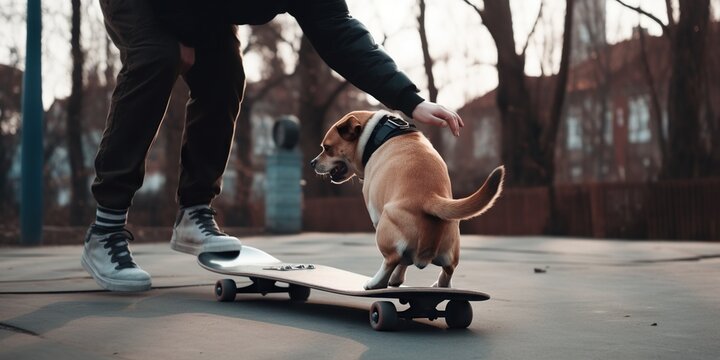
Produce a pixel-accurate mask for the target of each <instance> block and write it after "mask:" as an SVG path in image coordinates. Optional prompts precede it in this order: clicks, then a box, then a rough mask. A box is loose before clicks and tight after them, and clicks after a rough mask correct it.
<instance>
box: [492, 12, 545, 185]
mask: <svg viewBox="0 0 720 360" xmlns="http://www.w3.org/2000/svg"><path fill="white" fill-rule="evenodd" d="M479 14H480V16H481V17H482V20H483V22H484V24H485V26H486V27H487V28H488V30H489V31H490V35H491V36H492V38H493V40H495V45H496V47H497V52H498V60H497V70H498V87H497V105H498V108H499V110H500V116H501V119H502V149H501V157H502V160H503V163H504V164H505V168H506V169H507V174H506V178H505V179H506V182H507V183H508V184H509V185H540V184H546V183H547V174H546V173H545V171H544V169H543V168H542V156H541V151H540V147H539V138H540V130H541V128H540V124H539V122H538V120H539V119H538V116H537V114H535V112H534V111H533V106H532V101H531V99H530V92H529V90H528V87H527V85H526V83H525V57H524V56H523V55H518V54H517V52H516V51H515V38H514V34H513V27H512V14H511V13H510V2H509V0H498V1H486V2H485V9H484V10H482V11H480V12H479Z"/></svg>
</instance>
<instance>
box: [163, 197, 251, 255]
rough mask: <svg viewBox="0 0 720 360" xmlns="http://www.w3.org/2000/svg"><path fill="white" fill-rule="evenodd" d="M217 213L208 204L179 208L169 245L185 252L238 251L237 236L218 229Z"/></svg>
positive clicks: (240, 245)
mask: <svg viewBox="0 0 720 360" xmlns="http://www.w3.org/2000/svg"><path fill="white" fill-rule="evenodd" d="M216 214H217V213H216V212H215V210H213V209H212V208H211V207H210V206H208V205H197V206H191V207H188V208H185V209H181V210H180V213H178V217H177V220H176V221H175V227H174V228H173V234H172V239H171V240H170V247H171V248H172V249H173V250H176V251H180V252H184V253H187V254H192V255H198V254H200V253H204V252H225V251H240V249H241V248H242V243H241V242H240V240H238V238H236V237H233V236H229V235H228V234H226V233H224V232H222V231H220V228H218V225H217V223H216V222H215V215H216Z"/></svg>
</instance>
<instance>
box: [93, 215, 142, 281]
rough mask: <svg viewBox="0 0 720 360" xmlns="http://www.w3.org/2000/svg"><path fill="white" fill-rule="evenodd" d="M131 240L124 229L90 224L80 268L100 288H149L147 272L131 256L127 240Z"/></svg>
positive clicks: (131, 237) (128, 233) (129, 234)
mask: <svg viewBox="0 0 720 360" xmlns="http://www.w3.org/2000/svg"><path fill="white" fill-rule="evenodd" d="M130 240H133V236H132V234H131V233H130V232H129V231H127V230H121V231H116V232H103V231H102V229H100V228H98V227H96V226H90V229H89V230H88V233H87V236H86V237H85V249H84V250H83V254H82V259H81V261H80V262H81V264H82V267H83V268H84V269H85V271H87V272H88V273H90V275H92V277H93V278H94V279H95V282H97V284H98V285H100V287H102V288H103V289H106V290H110V291H144V290H148V289H150V286H151V285H152V282H151V280H150V274H148V273H147V272H145V271H144V270H143V269H141V268H140V267H139V266H137V264H135V262H134V261H133V258H132V253H131V252H130V249H128V241H130Z"/></svg>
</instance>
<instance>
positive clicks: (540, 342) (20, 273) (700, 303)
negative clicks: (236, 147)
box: [0, 234, 720, 359]
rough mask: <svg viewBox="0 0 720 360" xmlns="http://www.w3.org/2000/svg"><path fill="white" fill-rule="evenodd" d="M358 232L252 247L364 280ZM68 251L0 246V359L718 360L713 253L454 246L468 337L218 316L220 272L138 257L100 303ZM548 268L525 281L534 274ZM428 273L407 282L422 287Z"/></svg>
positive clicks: (319, 309) (433, 326)
mask: <svg viewBox="0 0 720 360" xmlns="http://www.w3.org/2000/svg"><path fill="white" fill-rule="evenodd" d="M373 241H374V240H373V236H372V235H370V234H303V235H298V236H287V237H252V238H247V239H245V240H244V242H245V243H246V244H249V245H252V246H255V247H259V248H261V249H264V250H265V251H267V252H269V253H271V254H273V255H274V256H276V257H278V258H281V259H283V260H287V261H292V262H302V263H318V264H325V265H331V266H336V267H340V268H343V269H347V270H351V271H356V272H359V273H363V274H367V275H371V274H372V273H374V271H375V270H376V267H377V266H378V265H379V263H380V258H379V254H378V253H377V250H376V249H375V247H374V243H373ZM80 251H81V249H80V247H79V246H63V247H40V248H0V359H105V358H107V359H110V358H112V359H154V358H172V359H205V358H212V359H225V358H228V359H357V358H363V359H393V358H398V359H471V358H487V359H678V358H682V359H717V358H719V357H720V341H719V340H720V243H690V242H684V243H667V242H622V241H593V240H572V239H551V238H538V237H523V238H500V237H480V236H465V237H463V244H462V261H461V263H460V267H459V268H458V270H457V272H456V277H455V279H454V285H455V286H456V287H462V288H471V289H475V290H479V291H483V292H487V293H489V294H490V295H491V296H492V299H491V300H490V301H486V302H480V303H474V305H473V308H474V312H475V320H474V322H473V324H472V325H471V326H470V328H469V329H467V330H461V331H448V330H446V329H445V323H444V322H443V321H434V322H430V321H415V322H412V323H408V324H405V325H404V327H403V328H402V329H401V330H400V331H397V332H393V333H380V332H375V331H373V330H372V329H371V328H370V327H369V325H368V322H367V309H368V308H369V305H370V303H371V302H372V301H373V300H367V299H359V298H351V297H343V296H337V295H332V294H326V293H322V292H317V291H316V292H313V293H312V294H311V296H310V300H309V302H308V303H304V304H294V303H290V302H289V301H288V300H287V297H286V295H281V294H274V295H268V296H267V297H262V296H259V295H258V296H253V295H244V296H239V297H238V300H237V301H236V302H234V303H218V302H216V301H215V300H214V297H213V294H212V284H213V283H214V282H215V280H217V279H218V278H219V276H218V275H216V274H214V273H210V272H207V271H204V270H202V269H200V268H199V267H198V266H197V265H196V263H195V259H194V258H192V257H189V256H187V255H183V254H179V253H174V252H172V251H171V250H170V249H169V247H168V245H167V244H138V245H136V246H135V247H134V252H135V254H136V259H137V261H138V262H139V263H140V264H141V265H142V266H143V267H144V268H145V269H147V270H148V271H150V272H151V274H152V275H153V285H154V288H153V290H151V291H148V292H145V293H136V294H117V293H107V292H102V291H97V287H96V285H95V283H94V282H93V280H92V279H90V278H89V277H88V275H87V274H85V273H84V272H83V270H82V268H81V267H80V263H79V256H80ZM535 268H538V269H542V270H546V272H545V273H535V271H534V269H535ZM436 274H437V268H434V267H429V268H427V269H426V270H423V271H420V270H417V269H414V270H412V271H409V273H408V281H409V284H410V285H428V284H430V283H432V282H433V280H434V277H435V276H436Z"/></svg>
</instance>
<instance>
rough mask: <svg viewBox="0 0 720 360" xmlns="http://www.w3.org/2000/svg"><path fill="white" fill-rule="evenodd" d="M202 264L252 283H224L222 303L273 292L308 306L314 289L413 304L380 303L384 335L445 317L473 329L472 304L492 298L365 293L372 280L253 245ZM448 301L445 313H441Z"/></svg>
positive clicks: (426, 290) (449, 292) (201, 259)
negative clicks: (417, 321) (413, 322)
mask: <svg viewBox="0 0 720 360" xmlns="http://www.w3.org/2000/svg"><path fill="white" fill-rule="evenodd" d="M198 263H199V264H200V266H201V267H203V268H205V269H207V270H210V271H213V272H216V273H219V274H224V275H232V276H240V277H246V278H249V279H250V281H251V284H249V285H247V286H244V287H240V288H238V286H237V284H236V283H235V281H234V280H232V279H222V280H218V281H217V283H216V284H215V289H214V290H215V298H216V299H217V301H234V300H235V297H236V296H237V294H262V295H263V296H264V295H267V294H270V293H287V294H289V296H290V299H291V300H293V301H306V300H307V299H308V297H309V296H310V289H316V290H321V291H326V292H329V293H334V294H339V295H347V296H356V297H366V298H380V299H396V300H398V301H399V302H400V304H403V305H408V308H407V309H405V310H403V311H400V312H398V311H397V308H396V307H395V304H394V303H393V302H391V301H387V300H385V301H376V302H374V303H373V304H372V305H371V306H370V326H371V327H372V328H373V329H375V330H379V331H384V330H394V329H395V328H396V327H397V325H398V324H399V320H400V319H405V320H412V319H416V318H426V319H429V320H435V319H438V318H445V322H446V323H447V326H448V327H449V328H451V329H462V328H467V327H468V326H470V323H472V318H473V311H472V306H471V305H470V301H484V300H488V299H490V296H489V295H488V294H485V293H482V292H478V291H472V290H462V289H453V288H433V287H408V286H400V287H389V288H385V289H375V290H365V289H364V285H365V283H366V282H367V281H368V280H370V278H369V277H367V276H364V275H360V274H356V273H353V272H349V271H345V270H341V269H337V268H334V267H330V266H323V265H317V264H295V263H286V262H283V261H281V260H279V259H277V258H275V257H273V256H272V255H270V254H268V253H266V252H264V251H262V250H260V249H256V248H253V247H250V246H243V248H242V251H241V252H240V253H239V254H238V252H233V253H202V254H200V255H199V256H198ZM278 283H280V284H278ZM446 300H447V301H448V302H447V304H446V305H445V309H444V310H440V309H438V305H440V303H442V302H444V301H446Z"/></svg>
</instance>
